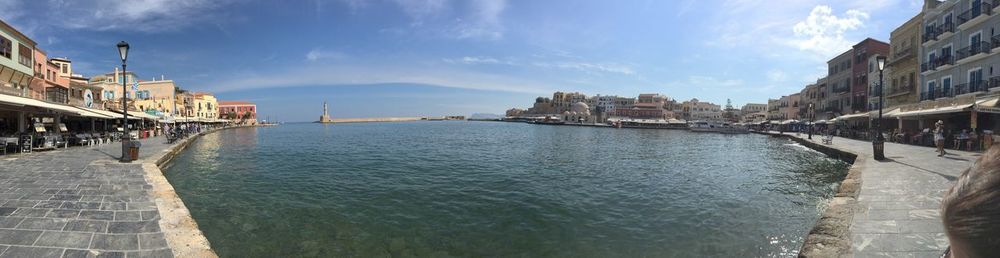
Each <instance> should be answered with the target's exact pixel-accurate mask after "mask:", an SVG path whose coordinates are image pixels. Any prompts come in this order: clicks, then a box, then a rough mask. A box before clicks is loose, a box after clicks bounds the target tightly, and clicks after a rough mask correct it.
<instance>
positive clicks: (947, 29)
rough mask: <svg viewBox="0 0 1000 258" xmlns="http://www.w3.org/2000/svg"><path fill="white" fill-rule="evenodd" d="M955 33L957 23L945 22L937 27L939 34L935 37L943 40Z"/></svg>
mask: <svg viewBox="0 0 1000 258" xmlns="http://www.w3.org/2000/svg"><path fill="white" fill-rule="evenodd" d="M952 35H955V23H951V22H949V23H945V24H941V26H938V27H937V35H935V36H934V38H935V39H938V40H942V39H947V38H949V37H951V36H952Z"/></svg>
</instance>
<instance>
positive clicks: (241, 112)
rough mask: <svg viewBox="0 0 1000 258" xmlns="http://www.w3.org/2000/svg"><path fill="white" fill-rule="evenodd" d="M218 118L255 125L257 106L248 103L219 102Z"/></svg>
mask: <svg viewBox="0 0 1000 258" xmlns="http://www.w3.org/2000/svg"><path fill="white" fill-rule="evenodd" d="M219 118H222V119H229V120H234V122H237V123H243V124H251V125H252V124H257V104H254V103H253V102H248V101H219Z"/></svg>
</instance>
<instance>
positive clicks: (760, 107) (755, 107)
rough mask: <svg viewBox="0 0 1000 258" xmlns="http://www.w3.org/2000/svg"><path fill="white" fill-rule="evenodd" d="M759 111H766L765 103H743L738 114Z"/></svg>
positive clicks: (742, 114)
mask: <svg viewBox="0 0 1000 258" xmlns="http://www.w3.org/2000/svg"><path fill="white" fill-rule="evenodd" d="M760 112H765V113H766V112H767V104H758V103H746V104H743V106H742V107H740V116H745V115H748V114H754V113H760Z"/></svg>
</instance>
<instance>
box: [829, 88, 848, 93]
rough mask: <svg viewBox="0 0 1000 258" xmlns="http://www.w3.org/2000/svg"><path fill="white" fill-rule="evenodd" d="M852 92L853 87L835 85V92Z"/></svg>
mask: <svg viewBox="0 0 1000 258" xmlns="http://www.w3.org/2000/svg"><path fill="white" fill-rule="evenodd" d="M847 92H851V87H834V88H833V93H847Z"/></svg>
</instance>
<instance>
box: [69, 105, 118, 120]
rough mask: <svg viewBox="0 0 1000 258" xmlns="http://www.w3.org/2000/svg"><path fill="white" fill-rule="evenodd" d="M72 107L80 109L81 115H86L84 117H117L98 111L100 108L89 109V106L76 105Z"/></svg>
mask: <svg viewBox="0 0 1000 258" xmlns="http://www.w3.org/2000/svg"><path fill="white" fill-rule="evenodd" d="M74 108H77V109H79V110H82V111H83V112H82V113H83V115H84V116H86V117H93V118H101V119H115V118H117V117H114V116H112V115H113V114H107V113H104V112H99V111H101V110H96V109H89V108H83V107H77V106H74Z"/></svg>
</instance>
